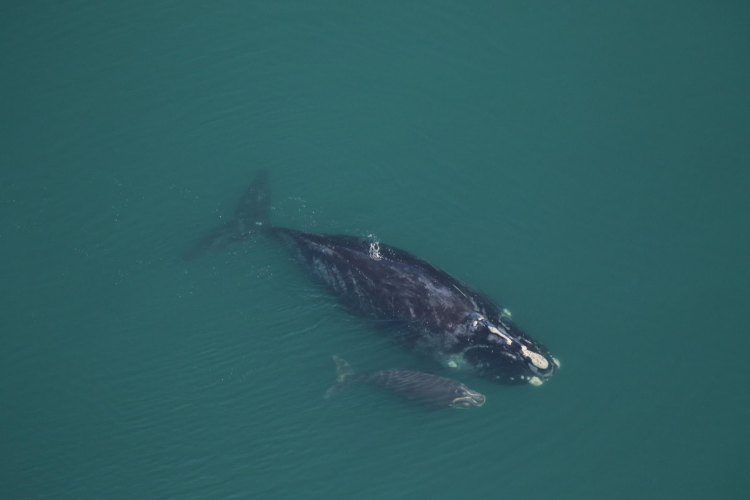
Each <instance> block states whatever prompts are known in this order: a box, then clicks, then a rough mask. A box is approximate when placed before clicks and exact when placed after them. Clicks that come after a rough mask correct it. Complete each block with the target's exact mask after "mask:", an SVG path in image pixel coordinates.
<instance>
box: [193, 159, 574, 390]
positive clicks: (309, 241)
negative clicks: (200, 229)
mask: <svg viewBox="0 0 750 500" xmlns="http://www.w3.org/2000/svg"><path fill="white" fill-rule="evenodd" d="M269 212H270V195H269V188H268V173H267V172H266V171H262V172H261V173H260V174H258V175H257V177H256V178H255V180H254V181H253V182H252V184H251V185H250V187H249V188H248V189H247V191H246V192H245V194H244V196H243V197H242V199H241V200H240V203H239V205H238V207H237V209H236V210H235V216H234V218H233V219H232V220H230V221H229V222H227V223H225V224H224V225H222V226H221V227H219V228H217V229H214V230H213V231H212V232H211V233H209V234H208V235H207V236H205V237H204V238H202V239H200V240H199V241H198V242H197V243H196V244H195V245H193V246H192V247H191V248H190V249H189V250H188V251H187V252H186V253H185V254H184V258H186V259H188V260H189V259H192V258H195V257H198V256H200V255H202V254H204V253H207V252H209V251H212V250H216V249H219V248H223V247H224V246H226V245H228V244H231V243H234V242H239V241H243V240H246V239H248V238H250V237H252V236H254V235H256V234H260V235H265V236H268V237H272V238H274V239H277V240H279V241H282V242H284V243H285V244H286V245H287V247H288V248H290V249H291V250H292V252H293V253H294V254H296V256H297V257H298V258H299V260H300V261H301V262H302V263H303V264H305V266H306V267H307V268H308V269H309V270H310V272H311V273H312V274H313V276H314V277H315V278H317V279H318V280H319V281H320V282H322V283H324V284H325V285H327V286H328V288H329V289H330V290H331V291H332V293H333V294H335V295H336V296H337V297H338V299H339V300H340V301H341V302H343V303H344V304H346V305H347V306H348V307H349V308H350V309H351V310H352V311H353V312H354V313H356V314H359V315H363V316H367V317H370V318H373V319H376V320H379V321H378V323H380V324H382V325H387V328H386V330H387V331H388V332H389V334H390V335H391V336H392V337H393V338H394V339H396V340H397V341H398V342H400V343H401V344H403V345H404V346H406V347H408V348H410V349H413V350H415V351H418V352H420V353H423V354H426V355H428V356H430V357H432V358H433V359H435V360H436V361H438V362H440V363H441V364H443V365H444V366H447V367H449V368H452V369H456V370H462V371H473V372H475V373H476V374H478V375H479V376H482V377H486V378H489V379H491V380H494V381H497V382H500V383H504V384H526V383H531V384H533V385H539V384H541V383H542V382H544V381H546V380H548V379H549V378H550V377H552V375H554V374H555V373H556V371H557V369H558V367H559V363H558V362H557V360H556V359H555V358H553V357H552V355H551V354H550V352H549V351H548V350H547V348H546V347H544V346H543V345H542V344H540V343H539V342H537V341H535V340H534V339H532V338H531V337H529V336H528V335H526V334H525V333H523V332H522V331H521V329H520V328H518V327H517V326H516V325H515V323H513V322H512V321H510V319H509V317H507V316H505V315H503V314H502V313H501V311H502V309H501V308H500V307H499V306H498V305H496V304H494V303H493V302H492V301H490V300H489V299H488V298H487V297H485V296H484V295H483V294H481V293H479V292H477V291H476V290H473V289H472V288H470V287H468V286H467V285H465V284H464V283H462V282H461V281H459V280H457V279H456V278H454V277H452V276H451V275H449V274H448V273H446V272H445V271H442V270H441V269H438V268H437V267H435V266H433V265H432V264H430V263H429V262H427V261H425V260H423V259H421V258H419V257H416V256H414V255H412V254H410V253H409V252H406V251H404V250H400V249H398V248H395V247H392V246H389V245H385V244H383V243H379V242H375V241H373V240H371V239H367V238H358V237H354V236H346V235H327V234H315V233H308V232H304V231H298V230H295V229H288V228H283V227H276V226H272V225H271V224H270V222H269Z"/></svg>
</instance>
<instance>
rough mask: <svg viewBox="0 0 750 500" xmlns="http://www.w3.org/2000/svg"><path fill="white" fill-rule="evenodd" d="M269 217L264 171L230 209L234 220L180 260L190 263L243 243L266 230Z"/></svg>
mask: <svg viewBox="0 0 750 500" xmlns="http://www.w3.org/2000/svg"><path fill="white" fill-rule="evenodd" d="M270 215H271V194H270V189H269V181H268V170H265V169H264V170H261V171H260V172H258V174H257V175H256V176H255V179H253V182H251V183H250V186H248V188H247V189H246V190H245V193H244V194H243V195H242V198H240V202H239V203H238V204H237V207H236V208H235V209H234V217H233V218H232V219H231V220H228V221H227V222H225V223H224V224H222V225H220V226H219V227H216V228H214V229H213V230H211V231H210V232H209V233H208V234H207V235H205V236H204V237H203V238H201V239H199V240H198V241H196V242H195V243H194V244H193V245H192V246H191V247H190V248H188V250H187V251H186V252H185V253H184V254H183V255H182V258H183V259H185V260H192V259H195V258H196V257H200V256H201V255H204V254H206V253H209V252H212V251H216V250H221V249H222V248H224V247H226V246H228V245H231V244H232V243H237V242H240V241H244V240H246V239H248V238H250V237H251V236H253V235H255V234H257V233H258V232H259V231H260V230H261V229H263V228H266V227H269V226H270Z"/></svg>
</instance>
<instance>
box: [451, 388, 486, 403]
mask: <svg viewBox="0 0 750 500" xmlns="http://www.w3.org/2000/svg"><path fill="white" fill-rule="evenodd" d="M454 396H455V397H454V398H453V401H451V403H450V405H449V406H450V407H451V408H471V407H473V406H482V405H483V404H484V402H485V400H486V399H487V398H485V396H484V395H483V394H480V393H478V392H476V391H472V390H471V389H469V388H468V387H466V386H465V385H464V384H461V385H460V386H459V387H458V389H456V392H455V394H454Z"/></svg>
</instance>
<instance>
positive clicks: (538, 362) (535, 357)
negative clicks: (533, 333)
mask: <svg viewBox="0 0 750 500" xmlns="http://www.w3.org/2000/svg"><path fill="white" fill-rule="evenodd" d="M521 352H522V353H523V355H524V356H526V357H527V358H529V359H530V360H531V362H532V363H533V364H534V366H536V367H537V368H539V369H541V370H546V369H547V368H548V367H549V361H547V358H545V357H544V356H542V355H541V354H539V353H537V352H532V351H529V350H528V349H527V348H526V346H525V345H522V346H521Z"/></svg>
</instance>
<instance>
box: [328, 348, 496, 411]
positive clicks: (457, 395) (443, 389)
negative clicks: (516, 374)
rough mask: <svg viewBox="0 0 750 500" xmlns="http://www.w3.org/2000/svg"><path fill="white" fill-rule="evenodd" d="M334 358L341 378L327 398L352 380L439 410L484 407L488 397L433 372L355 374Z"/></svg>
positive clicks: (343, 362) (400, 371)
mask: <svg viewBox="0 0 750 500" xmlns="http://www.w3.org/2000/svg"><path fill="white" fill-rule="evenodd" d="M333 361H334V363H336V374H337V377H338V378H337V380H336V384H334V385H333V386H332V387H331V388H330V389H328V392H327V393H326V397H330V396H332V395H333V394H335V393H337V392H339V391H340V390H341V389H343V388H346V387H348V386H349V385H351V384H352V383H355V382H363V383H366V384H372V385H376V386H379V387H382V388H384V389H387V390H389V391H392V392H395V393H398V394H400V395H402V396H405V397H406V398H408V399H413V400H416V401H420V402H422V403H427V404H428V405H430V406H432V407H434V408H439V409H442V408H472V407H475V406H482V405H483V404H484V402H485V400H486V398H485V397H484V395H482V394H480V393H478V392H476V391H472V390H471V389H469V388H468V387H466V386H465V385H464V384H462V383H461V382H457V381H455V380H452V379H449V378H445V377H438V376H437V375H432V374H430V373H424V372H417V371H411V370H383V371H378V372H370V373H354V370H352V368H351V366H349V363H347V362H346V361H344V360H343V359H341V358H339V357H338V356H333Z"/></svg>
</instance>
